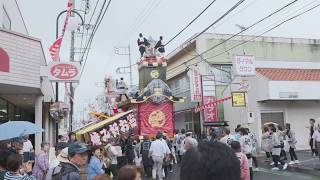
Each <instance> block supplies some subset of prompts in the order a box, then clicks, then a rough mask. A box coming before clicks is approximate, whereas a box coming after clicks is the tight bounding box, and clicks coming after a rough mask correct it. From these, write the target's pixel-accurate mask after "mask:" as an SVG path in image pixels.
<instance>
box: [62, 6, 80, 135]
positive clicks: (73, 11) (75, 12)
mask: <svg viewBox="0 0 320 180" xmlns="http://www.w3.org/2000/svg"><path fill="white" fill-rule="evenodd" d="M66 12H68V10H64V11H61V12H60V13H59V14H58V16H57V19H56V39H58V37H59V19H60V17H61V15H62V14H64V13H66ZM71 12H72V13H74V14H76V15H78V16H79V17H80V19H81V25H84V21H83V18H82V16H81V15H80V14H79V13H78V12H77V11H75V10H73V9H72V10H71ZM56 102H59V84H58V82H56ZM72 108H73V107H72ZM71 112H72V110H71ZM58 128H59V127H58V123H56V140H57V139H58Z"/></svg>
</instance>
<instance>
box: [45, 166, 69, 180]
mask: <svg viewBox="0 0 320 180" xmlns="http://www.w3.org/2000/svg"><path fill="white" fill-rule="evenodd" d="M71 172H74V171H73V170H72V169H71V168H65V167H64V166H63V165H61V164H59V165H58V166H57V167H55V168H53V171H52V179H51V180H62V178H63V177H65V176H66V175H67V179H69V175H70V173H71Z"/></svg>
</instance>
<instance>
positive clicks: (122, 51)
mask: <svg viewBox="0 0 320 180" xmlns="http://www.w3.org/2000/svg"><path fill="white" fill-rule="evenodd" d="M114 52H115V54H117V55H126V56H128V57H129V66H125V67H118V68H117V70H116V72H117V73H118V74H130V88H132V62H131V50H130V45H128V46H127V47H126V46H124V47H114ZM126 69H129V72H127V71H126ZM121 70H123V71H121Z"/></svg>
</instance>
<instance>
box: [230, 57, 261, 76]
mask: <svg viewBox="0 0 320 180" xmlns="http://www.w3.org/2000/svg"><path fill="white" fill-rule="evenodd" d="M254 63H255V59H254V56H247V55H237V56H235V58H234V61H233V71H234V74H235V75H238V76H255V75H256V70H255V64H254Z"/></svg>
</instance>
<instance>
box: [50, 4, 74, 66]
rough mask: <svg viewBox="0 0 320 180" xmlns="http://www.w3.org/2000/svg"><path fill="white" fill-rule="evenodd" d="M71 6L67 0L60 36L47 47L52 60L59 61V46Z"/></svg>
mask: <svg viewBox="0 0 320 180" xmlns="http://www.w3.org/2000/svg"><path fill="white" fill-rule="evenodd" d="M72 7H73V3H72V0H68V5H67V15H66V18H65V20H64V25H63V29H62V33H61V36H60V37H58V39H56V40H55V41H54V43H53V44H52V45H51V46H50V48H49V52H50V55H51V58H52V60H54V61H60V48H61V44H62V39H63V36H64V33H65V31H66V27H67V25H68V20H69V17H70V16H71V10H72Z"/></svg>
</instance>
